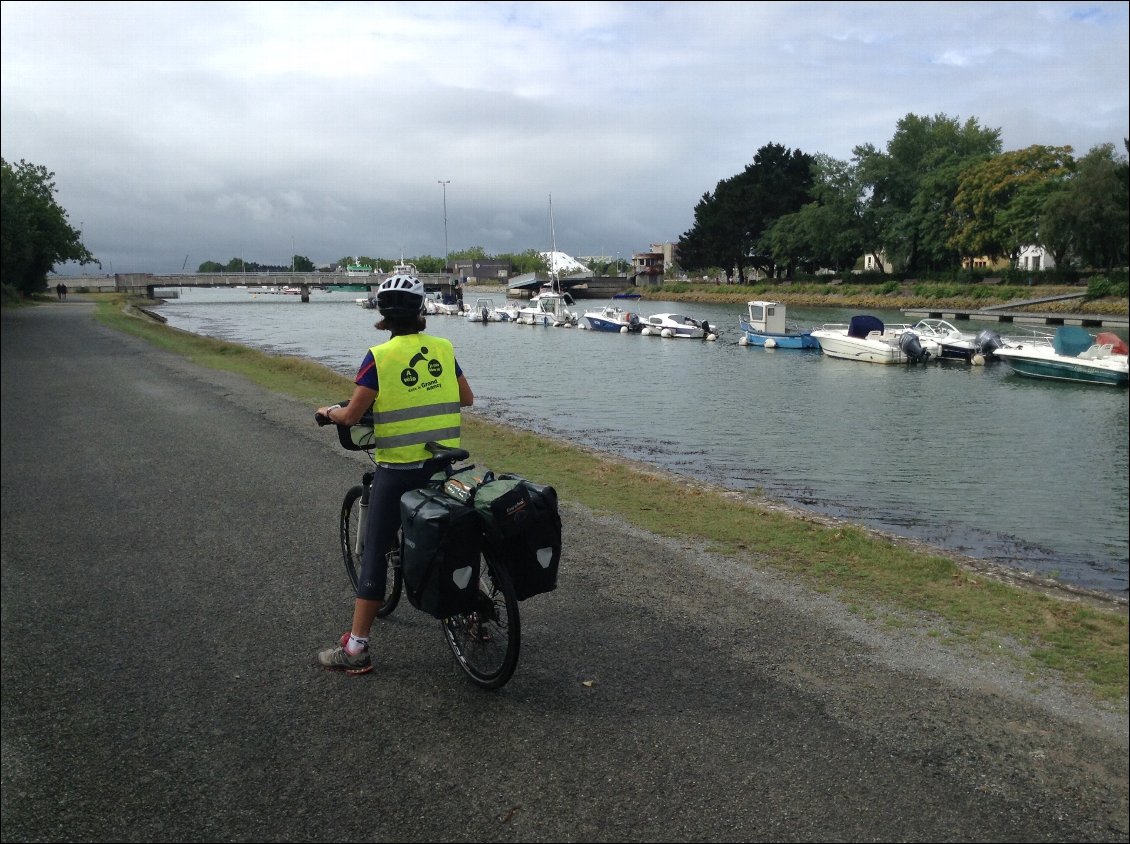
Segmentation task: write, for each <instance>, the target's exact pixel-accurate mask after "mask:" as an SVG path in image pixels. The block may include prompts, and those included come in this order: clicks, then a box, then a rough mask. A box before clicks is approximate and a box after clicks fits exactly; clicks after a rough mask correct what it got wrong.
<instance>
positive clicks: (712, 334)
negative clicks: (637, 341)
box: [640, 313, 718, 340]
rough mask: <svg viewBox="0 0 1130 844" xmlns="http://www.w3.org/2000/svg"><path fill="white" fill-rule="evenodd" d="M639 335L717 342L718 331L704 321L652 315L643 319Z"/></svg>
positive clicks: (680, 315)
mask: <svg viewBox="0 0 1130 844" xmlns="http://www.w3.org/2000/svg"><path fill="white" fill-rule="evenodd" d="M640 334H643V335H644V336H651V335H654V336H656V337H683V338H689V339H691V340H717V339H718V331H717V329H715V328H714V327H713V326H712V325H711V324H710V323H709V322H707V321H706V320H704V319H701V320H700V319H693V318H692V317H689V316H685V315H684V314H673V313H666V314H652V315H651V316H648V317H644V319H643V329H642V330H641V331H640Z"/></svg>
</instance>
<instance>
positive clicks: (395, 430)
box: [370, 334, 460, 463]
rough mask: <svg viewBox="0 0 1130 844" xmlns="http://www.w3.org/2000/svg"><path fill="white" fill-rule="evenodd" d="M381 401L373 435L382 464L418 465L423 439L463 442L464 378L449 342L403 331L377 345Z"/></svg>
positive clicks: (455, 444)
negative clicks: (461, 379)
mask: <svg viewBox="0 0 1130 844" xmlns="http://www.w3.org/2000/svg"><path fill="white" fill-rule="evenodd" d="M370 351H371V352H372V353H373V361H374V362H375V364H376V368H377V400H376V402H375V403H374V406H373V434H374V436H375V438H376V459H377V461H378V462H379V463H416V462H418V461H420V460H427V459H428V458H429V457H431V454H429V453H428V452H427V450H425V449H424V443H426V442H431V441H435V442H438V443H441V444H442V445H446V446H451V447H453V448H457V447H458V446H459V419H460V416H459V382H458V379H457V377H456V374H455V349H454V348H453V347H452V345H451V341H450V340H445V339H444V338H443V337H433V336H431V335H430V334H403V335H401V336H399V337H393V338H391V339H390V340H388V342H386V343H381V344H380V345H379V346H373V348H372V349H370Z"/></svg>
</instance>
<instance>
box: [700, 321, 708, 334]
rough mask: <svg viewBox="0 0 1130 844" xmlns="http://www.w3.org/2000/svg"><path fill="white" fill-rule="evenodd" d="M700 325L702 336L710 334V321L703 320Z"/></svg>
mask: <svg viewBox="0 0 1130 844" xmlns="http://www.w3.org/2000/svg"><path fill="white" fill-rule="evenodd" d="M700 325H701V326H702V336H703V337H707V336H708V335H709V334H710V323H709V322H707V321H706V320H703V321H702V322H701V323H700Z"/></svg>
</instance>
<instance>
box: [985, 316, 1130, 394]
mask: <svg viewBox="0 0 1130 844" xmlns="http://www.w3.org/2000/svg"><path fill="white" fill-rule="evenodd" d="M995 354H996V356H997V357H999V358H1001V359H1002V360H1004V362H1005V363H1007V364H1008V365H1009V366H1010V367H1011V368H1012V371H1013V372H1015V373H1016V374H1018V375H1024V376H1027V377H1028V378H1043V379H1047V380H1051V381H1074V382H1076V383H1081V384H1101V385H1106V386H1111V387H1125V386H1127V384H1128V383H1130V375H1128V373H1130V369H1128V367H1127V362H1128V361H1130V358H1128V357H1127V346H1126V341H1125V340H1123V339H1122V338H1121V337H1119V336H1118V335H1117V334H1113V333H1110V332H1104V333H1101V334H1099V335H1098V337H1092V336H1091V335H1090V333H1089V332H1087V331H1086V330H1085V329H1083V328H1080V327H1079V326H1076V325H1061V326H1060V327H1059V328H1058V329H1057V330H1056V333H1055V336H1054V337H1052V338H1050V339H1049V338H1047V337H1033V338H1031V339H1026V340H1022V341H1019V342H1015V343H1009V344H1008V345H1006V346H1004V347H1002V348H1000V349H997V350H996V352H995Z"/></svg>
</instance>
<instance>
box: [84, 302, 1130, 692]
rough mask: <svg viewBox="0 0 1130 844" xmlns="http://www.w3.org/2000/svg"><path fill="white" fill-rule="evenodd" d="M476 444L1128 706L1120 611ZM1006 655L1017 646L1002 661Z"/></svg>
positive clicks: (190, 354) (286, 376)
mask: <svg viewBox="0 0 1130 844" xmlns="http://www.w3.org/2000/svg"><path fill="white" fill-rule="evenodd" d="M91 298H95V297H91ZM96 313H97V317H98V319H99V320H101V321H102V322H103V323H105V324H107V325H109V326H111V327H114V328H117V329H119V330H121V331H125V332H127V333H129V334H132V335H134V336H137V337H141V338H143V339H145V340H146V341H148V342H150V343H153V344H154V345H156V346H159V347H161V348H163V349H167V350H169V351H172V352H175V353H177V354H181V355H184V356H185V357H187V358H188V359H190V360H192V361H193V362H195V363H197V364H199V365H201V366H206V367H213V368H216V369H222V370H227V371H230V372H235V373H238V374H240V375H243V376H245V377H247V378H248V379H250V380H251V381H253V382H254V383H256V384H259V385H260V386H262V387H264V388H266V389H268V390H272V391H275V392H279V393H282V394H286V395H290V396H293V397H295V398H297V399H300V400H303V401H308V402H310V404H311V407H313V406H315V405H318V404H321V403H323V402H325V401H330V400H337V399H338V398H342V397H345V396H347V395H349V393H350V392H351V391H352V387H353V385H352V382H351V380H350V379H349V378H346V377H345V376H342V375H340V374H338V373H336V372H333V371H332V370H330V369H328V368H326V367H324V366H322V365H320V364H317V363H314V362H312V361H309V360H305V359H301V358H294V357H285V356H274V355H268V354H265V353H263V352H259V351H256V350H253V349H250V348H247V347H244V346H240V345H237V344H234V343H227V342H224V341H219V340H213V339H210V338H204V337H199V336H197V335H194V334H190V333H187V332H184V331H181V330H179V329H175V328H170V327H168V326H165V325H162V324H161V323H159V322H156V321H154V320H151V319H149V318H147V317H145V316H144V315H143V314H141V313H140V312H138V311H137V310H136V309H134V308H133V307H132V306H131V305H130V304H129V303H128V302H127V301H126V300H125V299H124V298H123V297H121V296H119V295H116V294H106V295H105V297H98V306H97V309H96ZM464 445H465V447H466V448H467V449H468V450H469V451H470V452H471V453H472V454H473V455H474V459H475V461H476V463H478V464H479V465H481V466H489V467H491V468H494V469H496V470H506V471H510V472H514V473H516V474H520V475H523V476H526V477H530V478H533V479H536V480H537V481H538V482H540V483H546V484H550V485H552V486H554V487H555V488H556V489H557V491H558V494H559V495H560V496H561V497H562V499H564V500H569V501H576V502H579V503H581V504H583V505H585V506H586V507H588V508H590V509H592V510H594V511H597V512H602V513H609V514H613V515H615V516H617V517H619V518H621V519H623V520H624V521H626V522H628V523H630V524H632V525H635V526H637V527H639V528H641V529H644V530H647V531H651V532H653V533H656V534H659V535H662V536H668V537H686V538H688V539H689V540H692V541H697V542H701V541H705V542H706V543H707V544H708V545H709V546H710V547H711V549H712V550H714V551H717V552H718V553H720V554H724V555H728V556H734V557H737V558H741V559H748V561H749V564H750V565H761V566H769V567H772V568H775V569H778V570H782V571H786V572H789V573H791V574H793V575H795V576H797V577H799V578H801V579H802V580H804V581H805V582H807V583H808V584H809V585H810V586H812V587H813V588H816V589H820V590H833V591H835V592H836V593H837V594H839V595H840V596H841V597H842V598H843V599H845V600H846V601H847V602H848V603H850V604H851V605H853V606H856V608H857V611H859V612H862V613H865V614H866V615H867V616H868V617H875V616H882V615H883V614H884V608H888V609H889V610H890V611H891V612H890V615H892V616H893V615H899V614H902V615H905V614H908V613H909V614H913V615H915V616H916V617H918V618H922V617H923V616H925V617H926V620H925V621H924V622H923V623H925V624H927V625H928V626H930V627H931V628H933V627H934V626H937V627H940V628H944V630H945V633H944V636H945V637H948V638H955V637H956V638H960V639H962V640H964V641H966V642H971V643H973V644H975V645H980V646H984V647H986V648H992V649H993V652H994V653H995V654H996V655H997V656H998V657H999V655H1000V654H1001V653H1002V652H1005V653H1012V654H1015V655H1016V659H1017V660H1018V662H1019V667H1020V668H1021V669H1022V670H1025V671H1026V672H1027V673H1028V674H1029V675H1030V676H1032V677H1033V678H1034V679H1035V678H1038V677H1039V676H1040V675H1041V674H1042V672H1044V671H1050V672H1052V673H1053V674H1054V675H1056V676H1058V677H1060V678H1062V679H1063V680H1065V681H1066V682H1068V683H1070V684H1072V685H1077V686H1079V687H1081V688H1082V689H1084V690H1086V691H1087V692H1088V693H1089V694H1090V695H1092V696H1093V697H1094V698H1095V699H1097V700H1101V701H1107V702H1115V703H1117V702H1121V704H1122V705H1123V706H1125V704H1126V700H1127V691H1128V688H1127V687H1128V673H1130V672H1128V665H1130V645H1128V635H1127V634H1128V629H1130V627H1128V620H1127V614H1126V612H1125V611H1124V610H1123V609H1120V608H1118V607H1117V606H1116V607H1113V608H1111V609H1104V608H1102V607H1096V606H1092V605H1090V604H1089V603H1086V602H1079V601H1074V600H1065V599H1063V598H1060V597H1057V596H1050V595H1047V594H1045V593H1043V592H1041V591H1038V590H1034V589H1029V588H1026V587H1024V586H1022V585H1015V584H1010V583H1003V582H998V581H996V580H994V579H992V578H990V577H987V576H985V575H984V574H981V573H978V572H974V571H971V570H969V569H968V568H965V567H963V566H961V565H960V564H959V563H958V562H957V561H955V560H954V559H951V558H948V557H946V556H945V555H943V554H939V553H936V552H930V551H924V550H921V549H919V548H916V547H913V546H910V545H908V544H906V543H902V542H899V541H897V540H893V539H890V538H887V537H883V536H879V535H876V534H874V533H873V532H871V531H867V530H865V529H863V528H860V527H857V526H852V525H844V524H829V523H826V522H825V521H823V520H819V519H816V518H808V517H805V516H804V515H803V514H797V513H792V512H782V511H781V509H780V508H779V507H776V506H774V503H773V502H769V501H764V500H762V501H759V500H757V499H751V498H749V497H748V496H742V495H737V494H735V493H732V492H730V491H727V490H722V489H715V488H711V487H707V486H704V485H699V484H695V483H693V482H691V481H690V480H689V479H686V478H681V477H676V476H671V475H669V474H664V473H662V472H659V471H657V470H650V469H648V468H646V467H641V466H636V465H633V464H631V463H629V462H627V461H622V460H618V459H615V458H607V457H605V459H601V460H592V459H591V456H592V452H590V451H589V450H586V449H584V448H581V447H578V446H575V445H572V444H570V443H566V442H561V441H558V440H553V439H549V438H546V437H543V436H539V435H537V434H533V433H531V432H529V431H524V430H520V429H515V428H511V427H508V426H505V425H500V424H498V423H494V422H488V421H486V420H483V419H481V418H479V417H476V416H475V415H474V414H465V417H464ZM703 513H709V514H710V517H709V518H708V519H704V518H702V517H701V514H703ZM889 623H901V622H897V621H890V622H889ZM933 635H940V634H937V633H936V632H935V633H933ZM1002 643H1008V647H1007V648H1006V649H1003V650H1002V649H1001V645H1002Z"/></svg>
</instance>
